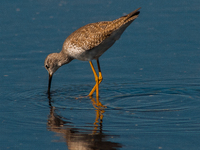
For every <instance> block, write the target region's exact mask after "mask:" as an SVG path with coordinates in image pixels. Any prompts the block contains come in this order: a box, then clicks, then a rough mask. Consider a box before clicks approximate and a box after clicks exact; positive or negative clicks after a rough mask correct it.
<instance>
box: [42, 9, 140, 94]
mask: <svg viewBox="0 0 200 150" xmlns="http://www.w3.org/2000/svg"><path fill="white" fill-rule="evenodd" d="M139 9H140V8H138V9H136V10H135V11H133V12H131V13H129V14H127V15H125V16H122V17H120V18H118V19H116V20H113V21H102V22H96V23H91V24H87V25H85V26H83V27H81V28H79V29H77V30H76V31H74V32H73V33H72V34H71V35H69V36H68V37H67V38H66V40H65V41H64V43H63V47H62V50H61V52H60V53H52V54H49V55H48V56H47V57H46V59H45V62H44V66H45V68H46V70H47V71H48V73H49V84H48V91H47V93H48V94H50V88H51V80H52V76H53V74H54V73H55V72H56V70H57V69H58V68H60V67H61V66H63V65H65V64H68V63H69V62H71V61H72V60H73V59H78V60H82V61H89V63H90V66H91V68H92V71H93V73H94V77H95V81H96V84H95V85H94V87H93V89H92V90H91V91H90V93H89V95H88V96H92V95H93V93H94V92H95V90H96V97H99V84H100V83H101V81H102V80H103V77H102V73H101V69H100V64H99V57H100V56H101V55H102V54H103V53H104V52H105V51H106V50H107V49H109V48H110V47H111V46H112V45H113V44H114V43H115V41H117V40H118V39H119V38H120V36H121V35H122V33H123V32H124V30H125V29H126V28H127V27H128V26H129V25H130V24H131V23H132V22H133V21H134V20H135V19H136V18H137V17H138V15H139V13H140V11H139ZM93 59H95V60H96V61H97V67H98V72H99V76H98V75H97V73H96V71H95V69H94V66H93V64H92V60H93Z"/></svg>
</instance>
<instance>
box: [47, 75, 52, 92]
mask: <svg viewBox="0 0 200 150" xmlns="http://www.w3.org/2000/svg"><path fill="white" fill-rule="evenodd" d="M52 76H53V75H51V74H49V85H48V91H47V93H48V94H50V88H51V80H52Z"/></svg>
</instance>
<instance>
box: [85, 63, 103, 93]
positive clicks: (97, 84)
mask: <svg viewBox="0 0 200 150" xmlns="http://www.w3.org/2000/svg"><path fill="white" fill-rule="evenodd" d="M89 63H90V66H91V68H92V71H93V73H94V77H95V81H96V84H95V86H94V87H93V89H92V90H91V91H90V93H89V95H88V96H92V95H93V93H94V91H95V90H96V97H99V84H100V83H101V81H102V80H103V77H102V74H101V68H100V65H99V60H98V59H97V66H98V71H99V77H98V76H97V73H96V71H95V69H94V66H93V64H92V62H91V61H89Z"/></svg>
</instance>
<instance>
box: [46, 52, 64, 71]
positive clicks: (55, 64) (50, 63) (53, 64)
mask: <svg viewBox="0 0 200 150" xmlns="http://www.w3.org/2000/svg"><path fill="white" fill-rule="evenodd" d="M58 55H59V53H52V54H49V55H48V56H47V57H46V59H45V61H44V66H45V68H46V70H47V71H48V73H49V75H53V74H54V73H55V72H56V71H57V70H58V68H60V66H61V63H60V61H59V59H58V58H59V57H58Z"/></svg>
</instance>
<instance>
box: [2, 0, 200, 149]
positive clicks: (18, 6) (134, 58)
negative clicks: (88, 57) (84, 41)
mask: <svg viewBox="0 0 200 150" xmlns="http://www.w3.org/2000/svg"><path fill="white" fill-rule="evenodd" d="M1 3H2V5H1V6H0V8H1V13H0V16H1V17H0V18H1V19H0V21H1V29H0V32H1V42H0V46H1V51H0V68H1V72H0V83H1V90H0V97H1V99H0V102H1V105H0V112H1V115H0V119H1V124H0V128H1V131H0V134H1V136H0V141H1V143H0V148H1V149H20V150H21V149H36V148H37V149H70V150H74V149H81V148H85V149H88V150H90V149H106V148H107V149H120V150H126V149H127V150H130V149H137V150H138V149H141V150H143V149H147V150H148V149H164V150H172V149H174V150H177V149H183V150H184V149H185V150H188V149H194V150H196V149H199V148H200V144H199V135H200V127H199V124H200V119H199V118H200V115H199V114H200V109H199V107H200V84H199V83H200V76H199V75H200V61H199V60H200V53H199V50H200V44H199V41H200V36H199V32H198V31H199V24H200V21H199V20H200V17H199V13H200V10H199V5H200V2H198V1H194V0H192V1H189V0H183V1H180V0H178V1H175V2H168V1H166V2H162V1H159V2H158V1H151V2H146V1H139V2H138V1H126V2H121V1H113V0H110V1H87V0H86V1H84V2H83V1H73V2H70V1H65V0H60V1H52V0H43V1H32V0H28V1H13V0H11V1H5V0H3V1H2V2H1ZM138 7H142V9H141V14H140V16H139V18H137V19H136V20H135V21H134V22H133V23H132V24H131V25H130V27H128V28H127V30H126V31H125V32H124V34H123V35H122V36H121V38H120V40H119V41H117V42H116V43H115V44H114V45H113V46H112V48H110V49H109V50H108V51H107V52H106V53H105V54H104V55H102V57H101V58H100V64H101V69H102V74H103V78H104V79H103V82H102V83H101V85H100V98H99V101H100V102H101V104H102V106H100V105H99V103H97V102H96V101H97V99H95V98H89V97H86V96H87V94H88V93H89V91H90V90H91V89H92V87H93V86H94V84H95V81H94V77H93V73H92V70H91V68H90V66H89V63H88V62H81V61H78V60H73V61H72V62H71V63H70V64H68V65H66V66H63V67H62V68H60V69H59V70H58V71H57V72H56V73H55V75H54V77H53V81H52V92H51V95H50V96H48V95H47V94H46V91H47V84H48V73H47V71H46V70H45V68H44V67H43V63H44V59H45V58H46V56H47V55H48V54H49V53H52V52H59V51H60V50H61V48H62V44H63V42H64V40H65V38H66V37H67V36H68V35H70V33H72V32H73V31H75V30H76V29H78V28H79V27H81V26H83V25H85V24H88V23H92V22H97V21H104V20H114V19H116V18H118V17H120V16H122V15H124V14H127V13H129V12H131V11H133V10H135V9H136V8H138ZM94 63H95V62H94ZM104 106H105V107H104Z"/></svg>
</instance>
